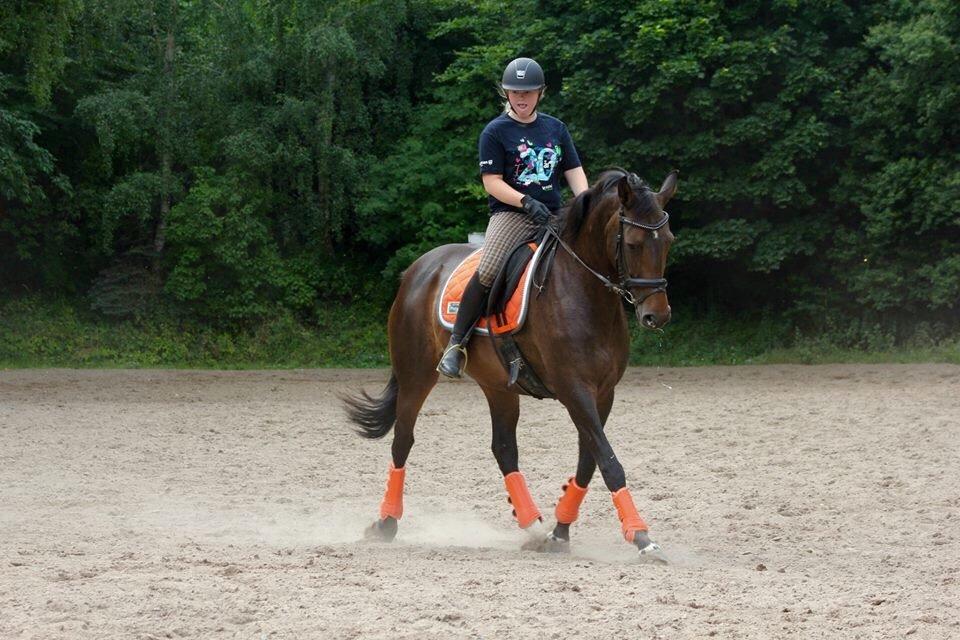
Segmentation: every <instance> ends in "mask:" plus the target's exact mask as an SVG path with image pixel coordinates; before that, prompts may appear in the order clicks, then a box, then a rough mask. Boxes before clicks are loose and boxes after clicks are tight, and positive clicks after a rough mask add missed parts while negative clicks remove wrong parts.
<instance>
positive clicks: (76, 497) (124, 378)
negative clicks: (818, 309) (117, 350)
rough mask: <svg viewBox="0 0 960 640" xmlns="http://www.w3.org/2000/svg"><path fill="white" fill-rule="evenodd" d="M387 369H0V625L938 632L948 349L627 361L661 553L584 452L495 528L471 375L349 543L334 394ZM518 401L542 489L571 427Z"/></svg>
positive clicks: (945, 580)
mask: <svg viewBox="0 0 960 640" xmlns="http://www.w3.org/2000/svg"><path fill="white" fill-rule="evenodd" d="M386 377H387V372H386V371H353V370H321V371H276V372H246V371H243V372H184V371H64V370H32V371H3V372H0V638H3V639H8V638H44V639H46V638H71V639H73V638H251V639H261V638H271V639H276V638H385V639H390V640H395V639H396V638H418V639H419V638H514V637H519V638H572V637H581V638H661V637H662V638H702V637H707V636H716V637H719V638H747V637H749V638H788V637H789V638H793V637H806V638H821V637H833V638H895V637H902V636H912V637H913V638H960V532H958V529H960V367H956V366H949V365H921V366H912V365H911V366H896V365H884V366H871V365H865V366H824V367H800V366H796V367H793V366H791V367H737V368H725V367H714V368H704V369H662V370H660V369H633V370H630V371H628V373H627V376H626V378H625V379H624V380H623V382H621V384H620V387H619V395H618V398H617V402H616V404H615V406H614V409H613V414H612V416H611V419H610V422H609V426H608V431H609V433H610V438H611V442H612V444H613V446H614V448H615V449H616V451H617V453H618V456H619V457H620V459H621V461H622V462H623V464H624V467H625V468H626V470H627V478H628V481H629V482H630V486H631V487H632V489H633V495H634V498H635V500H636V502H637V505H638V506H639V507H640V510H641V513H643V514H644V515H645V517H646V518H647V520H648V522H649V523H650V524H651V531H652V534H653V537H654V539H656V540H657V541H659V542H660V543H661V544H662V546H663V548H664V550H665V551H666V552H667V553H668V555H669V556H670V557H671V559H672V561H673V564H672V565H670V566H666V567H662V566H649V565H642V564H638V563H637V562H636V558H635V553H634V552H633V551H632V550H631V547H629V546H628V545H626V544H625V543H624V542H622V540H621V539H620V531H619V526H618V523H617V522H616V518H615V514H614V510H613V506H612V503H611V501H610V498H609V496H608V494H607V492H606V490H605V488H604V487H603V485H602V482H599V477H598V478H597V480H598V481H597V482H595V483H594V484H593V485H592V490H591V493H590V494H589V495H588V496H587V500H586V502H585V504H584V508H583V509H582V510H581V520H580V521H579V522H578V523H577V524H576V525H574V527H573V529H572V532H573V552H572V553H571V554H570V555H568V556H556V555H552V556H550V555H540V554H537V553H534V552H526V551H520V549H519V547H520V544H521V543H522V541H523V535H522V533H520V532H519V531H518V530H517V529H516V528H515V526H514V525H513V521H512V518H511V516H510V509H509V506H508V505H507V503H506V500H505V495H506V494H505V491H504V490H503V485H502V481H501V479H500V477H499V473H498V471H497V467H496V463H495V462H494V460H493V456H492V455H491V454H490V451H489V437H490V435H489V419H488V416H487V413H486V405H485V402H484V399H483V396H482V394H481V393H480V391H479V389H478V388H477V387H476V386H474V385H473V384H472V383H470V382H444V383H441V384H440V385H438V387H437V388H436V389H435V390H434V392H433V394H432V395H431V397H430V398H429V399H428V401H427V404H426V406H425V407H424V411H423V412H422V414H421V419H420V422H419V423H418V425H417V444H416V445H415V446H414V449H413V453H412V455H411V459H410V462H409V464H408V473H407V496H406V513H405V515H404V519H403V520H402V521H401V523H400V533H399V536H398V538H397V540H396V541H395V542H394V543H393V544H384V543H366V542H364V541H363V540H362V530H363V528H364V527H365V526H366V525H367V524H368V523H369V522H370V521H371V520H372V519H373V516H374V514H375V512H376V508H377V504H378V502H379V500H380V496H381V493H382V490H383V484H384V480H385V472H386V468H387V462H388V450H389V436H388V439H387V440H384V441H365V440H361V439H360V438H359V437H358V436H356V435H354V434H352V433H351V431H350V428H349V427H348V424H347V422H346V420H345V418H344V414H343V411H342V409H341V407H340V404H339V402H338V401H337V400H336V396H335V393H336V392H338V391H344V390H350V389H354V388H357V387H359V386H365V387H367V388H368V389H370V390H376V391H377V392H379V390H380V388H381V386H382V384H383V382H384V381H385V380H386ZM522 410H523V415H522V417H521V425H520V455H521V457H520V462H521V468H522V469H523V470H524V472H525V474H526V476H527V478H528V480H529V482H530V485H531V489H532V491H533V494H534V497H535V498H536V499H537V501H538V502H539V504H540V506H541V509H542V510H543V511H544V512H545V513H549V514H551V516H552V513H553V505H554V504H555V501H556V498H557V497H558V496H559V493H560V485H561V483H562V482H563V480H564V479H565V478H566V477H567V476H568V475H570V474H571V472H572V471H573V469H574V464H575V459H576V453H575V443H576V436H575V431H574V428H573V425H572V424H571V423H570V421H569V419H568V418H567V416H566V414H565V412H564V410H563V408H562V407H561V406H560V405H559V404H557V403H555V402H550V401H542V402H538V401H535V400H530V399H524V401H523V404H522ZM550 520H551V523H552V517H551V518H550Z"/></svg>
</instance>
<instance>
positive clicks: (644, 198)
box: [560, 167, 659, 238]
mask: <svg viewBox="0 0 960 640" xmlns="http://www.w3.org/2000/svg"><path fill="white" fill-rule="evenodd" d="M624 176H626V177H627V180H628V184H629V185H630V187H631V188H632V189H633V193H634V195H635V196H636V197H637V200H638V202H639V204H640V207H639V208H640V209H641V212H640V213H641V215H644V216H645V215H647V214H653V213H658V212H659V206H658V205H657V201H656V194H655V193H654V192H653V191H652V190H651V189H650V185H648V184H647V183H646V182H644V181H643V180H642V179H641V178H639V177H637V175H636V174H633V173H630V172H629V171H627V170H626V169H623V168H621V167H611V168H609V169H606V170H604V171H603V172H602V173H601V174H600V176H599V177H598V178H597V181H596V182H594V183H593V186H591V187H590V188H589V189H587V190H586V191H582V192H581V193H580V195H578V196H576V197H575V198H574V199H573V200H572V201H571V202H570V204H569V205H567V206H566V207H565V209H564V211H563V213H562V214H561V215H562V216H563V218H562V220H561V227H560V228H562V229H564V230H565V232H566V233H568V234H569V235H570V237H571V238H576V237H577V234H578V233H579V232H580V230H581V229H582V228H583V223H584V222H586V220H587V218H588V217H589V216H590V212H591V211H592V210H593V208H595V205H597V204H599V202H600V199H601V198H602V197H603V196H604V195H606V193H607V192H608V191H609V190H610V189H611V188H612V187H613V186H614V185H616V184H617V183H618V182H619V181H620V179H621V178H623V177H624Z"/></svg>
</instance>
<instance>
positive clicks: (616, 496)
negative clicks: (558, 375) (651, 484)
mask: <svg viewBox="0 0 960 640" xmlns="http://www.w3.org/2000/svg"><path fill="white" fill-rule="evenodd" d="M561 402H563V404H564V405H565V406H566V407H567V412H568V413H569V414H570V418H571V419H572V420H573V423H574V424H575V425H576V426H577V432H578V433H579V435H580V437H581V439H582V441H583V443H584V444H586V447H587V449H588V450H589V451H590V453H591V454H592V455H593V459H594V461H595V462H596V464H597V467H599V468H600V475H602V476H603V481H604V484H606V485H607V489H608V490H609V491H610V494H611V498H612V500H613V504H614V507H616V510H617V517H618V518H619V519H620V529H621V531H622V532H623V537H624V539H626V541H627V542H629V543H631V544H633V545H635V546H636V547H637V549H638V550H639V552H640V555H641V556H642V557H643V558H644V559H645V560H651V561H654V562H666V559H665V558H664V556H663V553H662V552H661V550H660V546H659V545H657V544H656V543H654V542H653V541H651V540H650V535H649V532H648V527H647V524H646V522H644V520H643V518H641V517H640V514H639V512H638V511H637V507H636V506H635V505H634V503H633V497H632V496H631V495H630V490H629V489H627V479H626V475H625V474H624V471H623V465H622V464H620V461H619V460H617V456H616V454H615V453H614V451H613V447H611V446H610V442H609V441H608V440H607V437H606V434H605V433H604V431H603V426H604V422H605V416H602V415H601V412H600V406H599V403H598V402H597V398H596V397H595V396H593V395H592V394H589V393H586V392H584V391H579V392H575V393H573V394H571V395H570V396H569V397H566V398H561ZM606 412H607V414H609V408H607V409H606Z"/></svg>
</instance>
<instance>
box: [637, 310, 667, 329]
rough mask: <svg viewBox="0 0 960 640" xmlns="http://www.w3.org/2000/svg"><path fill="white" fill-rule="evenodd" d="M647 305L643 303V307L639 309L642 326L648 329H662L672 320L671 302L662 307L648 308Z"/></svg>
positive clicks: (639, 319) (638, 315) (638, 313)
mask: <svg viewBox="0 0 960 640" xmlns="http://www.w3.org/2000/svg"><path fill="white" fill-rule="evenodd" d="M646 306H647V305H642V307H641V308H638V309H637V320H638V321H639V322H640V326H642V327H644V328H646V329H660V328H663V327H664V326H666V325H667V323H668V322H670V314H671V309H670V305H669V304H666V305H664V306H663V308H662V309H656V308H653V309H647V308H646Z"/></svg>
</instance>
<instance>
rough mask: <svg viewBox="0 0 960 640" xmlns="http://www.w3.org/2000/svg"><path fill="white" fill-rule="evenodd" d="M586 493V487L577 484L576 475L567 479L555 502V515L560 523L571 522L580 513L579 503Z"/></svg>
mask: <svg viewBox="0 0 960 640" xmlns="http://www.w3.org/2000/svg"><path fill="white" fill-rule="evenodd" d="M586 495H587V488H586V487H581V486H580V485H578V484H577V479H576V477H572V478H570V479H569V480H567V484H565V485H563V495H562V496H560V500H559V501H558V502H557V509H556V512H555V513H556V516H557V522H559V523H560V524H572V523H573V522H574V521H576V519H577V516H578V515H580V503H582V502H583V499H584V498H585V497H586Z"/></svg>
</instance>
